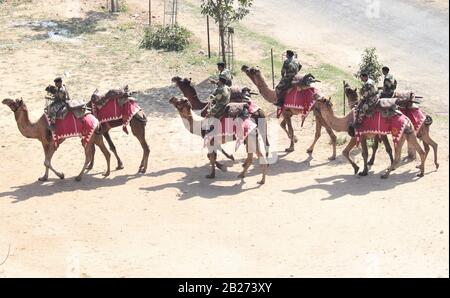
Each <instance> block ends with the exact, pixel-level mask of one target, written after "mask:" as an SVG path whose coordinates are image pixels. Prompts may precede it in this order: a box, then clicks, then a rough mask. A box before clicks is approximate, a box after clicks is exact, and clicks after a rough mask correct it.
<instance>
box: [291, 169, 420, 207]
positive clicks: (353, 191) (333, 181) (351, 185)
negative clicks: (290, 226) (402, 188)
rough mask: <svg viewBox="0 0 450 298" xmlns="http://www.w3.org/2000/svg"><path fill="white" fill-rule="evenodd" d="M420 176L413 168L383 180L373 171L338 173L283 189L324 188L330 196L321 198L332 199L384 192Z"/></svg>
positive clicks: (298, 190)
mask: <svg viewBox="0 0 450 298" xmlns="http://www.w3.org/2000/svg"><path fill="white" fill-rule="evenodd" d="M419 179H420V178H417V177H415V176H414V173H412V172H411V170H408V171H407V172H404V173H400V174H396V173H392V174H391V176H390V177H389V179H386V180H382V179H381V178H380V175H379V174H374V173H373V172H372V171H371V172H370V173H369V176H367V177H360V176H358V175H351V174H349V175H338V176H333V177H326V178H317V179H315V181H316V182H317V184H313V185H308V186H305V187H300V188H297V189H291V190H283V192H286V193H290V194H301V193H304V192H306V191H309V190H322V191H325V192H327V193H328V195H329V196H328V197H326V198H323V199H321V200H322V201H332V200H337V199H341V198H343V197H345V196H347V195H349V196H353V197H363V196H366V195H368V194H371V193H372V194H373V193H376V192H383V191H387V190H391V189H394V188H395V187H397V186H399V185H407V184H410V183H415V182H416V181H417V180H419Z"/></svg>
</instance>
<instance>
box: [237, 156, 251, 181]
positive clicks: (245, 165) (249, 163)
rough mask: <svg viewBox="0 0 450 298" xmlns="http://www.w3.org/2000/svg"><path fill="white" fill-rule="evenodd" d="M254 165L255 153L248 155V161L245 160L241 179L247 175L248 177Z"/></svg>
mask: <svg viewBox="0 0 450 298" xmlns="http://www.w3.org/2000/svg"><path fill="white" fill-rule="evenodd" d="M252 164H253V153H247V159H246V160H245V163H244V168H243V170H242V172H241V173H240V174H239V176H238V178H239V179H244V178H245V175H247V172H248V169H249V168H250V166H251V165H252Z"/></svg>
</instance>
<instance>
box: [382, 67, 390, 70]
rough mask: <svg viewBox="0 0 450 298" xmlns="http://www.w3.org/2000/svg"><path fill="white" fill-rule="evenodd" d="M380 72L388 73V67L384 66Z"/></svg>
mask: <svg viewBox="0 0 450 298" xmlns="http://www.w3.org/2000/svg"><path fill="white" fill-rule="evenodd" d="M382 70H383V71H389V70H390V69H389V67H387V66H385V67H383V68H382Z"/></svg>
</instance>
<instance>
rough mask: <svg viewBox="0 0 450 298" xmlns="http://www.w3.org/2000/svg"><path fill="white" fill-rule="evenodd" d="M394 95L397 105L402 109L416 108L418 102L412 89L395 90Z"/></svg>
mask: <svg viewBox="0 0 450 298" xmlns="http://www.w3.org/2000/svg"><path fill="white" fill-rule="evenodd" d="M394 97H395V98H396V99H397V105H399V106H400V107H401V108H404V109H418V108H420V106H419V104H420V102H419V101H418V100H417V97H416V95H415V94H414V92H412V91H401V92H395V94H394Z"/></svg>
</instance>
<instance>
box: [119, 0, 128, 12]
mask: <svg viewBox="0 0 450 298" xmlns="http://www.w3.org/2000/svg"><path fill="white" fill-rule="evenodd" d="M128 11H129V8H128V4H127V2H126V1H125V0H119V12H124V13H126V12H128Z"/></svg>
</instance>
